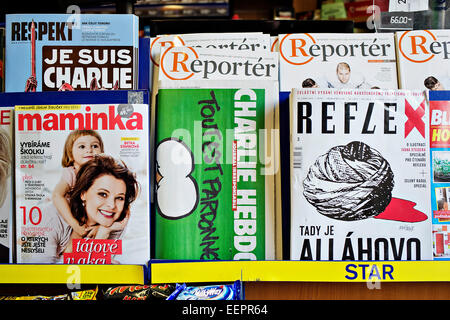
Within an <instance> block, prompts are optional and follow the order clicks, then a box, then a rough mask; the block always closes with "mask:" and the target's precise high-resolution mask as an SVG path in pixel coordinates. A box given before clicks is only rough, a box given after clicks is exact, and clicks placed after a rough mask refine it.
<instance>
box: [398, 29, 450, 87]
mask: <svg viewBox="0 0 450 320" xmlns="http://www.w3.org/2000/svg"><path fill="white" fill-rule="evenodd" d="M395 36H396V43H397V57H398V76H399V86H400V88H402V89H408V90H426V89H429V90H449V89H450V60H449V58H450V46H448V44H449V41H450V30H414V31H404V32H397V33H396V35H395Z"/></svg>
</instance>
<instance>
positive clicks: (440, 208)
mask: <svg viewBox="0 0 450 320" xmlns="http://www.w3.org/2000/svg"><path fill="white" fill-rule="evenodd" d="M428 95H429V100H430V161H431V166H430V169H431V170H430V171H431V209H432V213H433V220H432V221H433V258H434V260H450V237H449V236H450V209H449V203H450V121H449V120H450V91H432V90H431V91H429V94H428Z"/></svg>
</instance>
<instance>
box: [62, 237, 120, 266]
mask: <svg viewBox="0 0 450 320" xmlns="http://www.w3.org/2000/svg"><path fill="white" fill-rule="evenodd" d="M116 254H122V241H121V240H111V239H105V240H99V239H73V240H72V252H71V253H64V263H66V264H111V256H112V255H116Z"/></svg>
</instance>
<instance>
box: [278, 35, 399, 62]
mask: <svg viewBox="0 0 450 320" xmlns="http://www.w3.org/2000/svg"><path fill="white" fill-rule="evenodd" d="M336 40H337V39H336ZM377 40H378V39H377V38H376V37H374V38H373V40H369V42H365V41H364V40H360V41H357V40H355V41H353V43H339V44H336V45H333V44H329V43H328V44H327V43H324V44H322V43H318V42H317V41H316V39H314V37H313V36H312V35H310V34H309V33H301V34H287V35H285V36H284V37H283V38H282V39H281V41H280V44H279V48H280V49H279V50H280V55H281V57H282V59H284V60H285V61H286V62H288V63H290V64H293V65H297V66H300V65H305V64H307V63H309V62H311V61H312V60H313V59H314V58H320V59H321V61H323V62H326V61H328V58H330V57H333V56H338V57H378V58H379V57H386V56H387V55H388V53H389V52H388V50H389V48H390V47H391V44H389V43H382V42H377Z"/></svg>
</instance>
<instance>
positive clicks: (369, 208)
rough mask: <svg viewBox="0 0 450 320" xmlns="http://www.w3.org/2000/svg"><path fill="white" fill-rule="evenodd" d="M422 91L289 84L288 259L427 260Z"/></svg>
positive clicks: (429, 225) (428, 228)
mask: <svg viewBox="0 0 450 320" xmlns="http://www.w3.org/2000/svg"><path fill="white" fill-rule="evenodd" d="M427 108H428V106H427V102H426V99H425V95H424V93H423V92H421V91H406V90H405V91H403V90H335V89H326V90H323V89H294V90H293V91H292V94H291V134H292V140H291V260H367V261H375V260H432V241H431V240H432V231H431V228H432V222H431V220H432V216H431V209H430V208H431V204H430V196H429V195H430V193H429V192H430V181H429V179H430V178H429V166H430V162H429V145H428V137H429V130H428V129H427V128H428V127H429V124H428V113H427V112H426V111H425V110H427Z"/></svg>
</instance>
